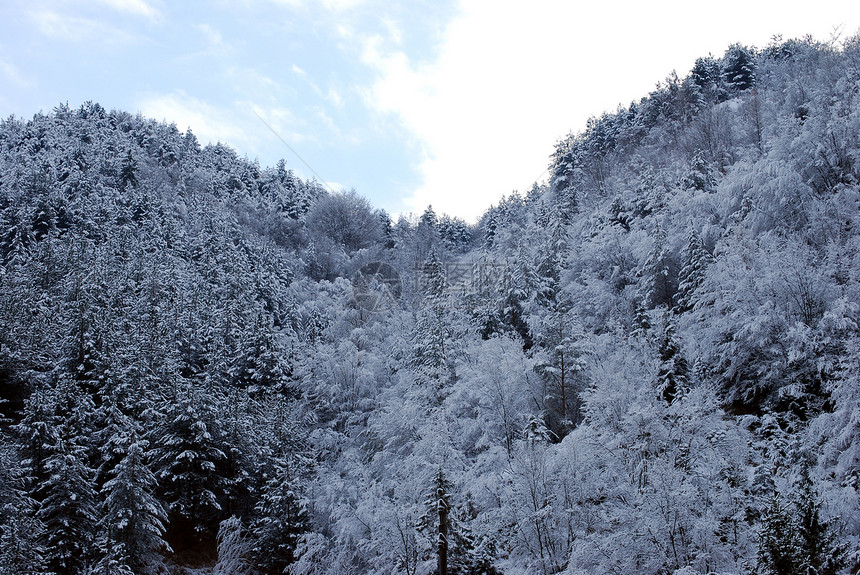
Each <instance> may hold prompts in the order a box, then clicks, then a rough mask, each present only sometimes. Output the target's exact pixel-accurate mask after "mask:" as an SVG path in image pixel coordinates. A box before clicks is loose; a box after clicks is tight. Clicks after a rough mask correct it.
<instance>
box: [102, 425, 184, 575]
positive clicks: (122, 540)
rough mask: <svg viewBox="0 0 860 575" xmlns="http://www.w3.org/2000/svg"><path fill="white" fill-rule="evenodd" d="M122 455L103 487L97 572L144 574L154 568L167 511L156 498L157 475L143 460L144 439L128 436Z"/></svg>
mask: <svg viewBox="0 0 860 575" xmlns="http://www.w3.org/2000/svg"><path fill="white" fill-rule="evenodd" d="M125 443H127V447H126V449H125V455H124V457H123V458H122V459H121V460H120V461H119V463H118V464H117V465H116V467H114V469H112V470H111V475H112V478H111V479H110V480H108V481H107V482H106V483H105V484H104V487H102V494H103V496H104V503H103V506H102V507H103V512H102V520H101V522H100V529H101V536H100V538H99V542H98V544H99V547H100V548H101V552H102V553H103V555H104V558H103V559H102V561H101V563H100V572H102V573H105V574H108V573H123V572H128V573H133V574H134V575H146V574H149V573H155V572H157V565H158V564H159V562H160V555H159V554H160V552H162V551H167V550H169V547H168V546H167V544H166V543H165V541H164V539H163V538H162V537H163V535H164V530H165V527H164V522H165V521H166V520H167V514H166V512H165V511H164V508H163V507H162V505H161V503H160V502H159V501H158V499H156V498H155V495H154V492H155V488H156V483H157V481H156V478H155V475H154V474H153V473H152V471H150V470H149V468H148V467H147V464H146V453H147V452H146V447H147V442H146V441H144V440H135V439H134V438H129V439H128V440H126V441H125Z"/></svg>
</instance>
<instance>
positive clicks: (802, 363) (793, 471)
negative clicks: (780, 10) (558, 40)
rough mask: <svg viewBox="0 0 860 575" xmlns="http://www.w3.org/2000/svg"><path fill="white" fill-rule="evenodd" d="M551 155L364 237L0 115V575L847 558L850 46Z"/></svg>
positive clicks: (348, 214)
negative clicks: (544, 174)
mask: <svg viewBox="0 0 860 575" xmlns="http://www.w3.org/2000/svg"><path fill="white" fill-rule="evenodd" d="M560 97H573V96H572V95H560ZM549 161H550V179H549V181H548V183H546V184H545V185H538V184H535V186H533V187H532V188H531V189H530V190H526V191H523V192H522V193H520V192H519V191H514V192H512V193H510V194H509V195H507V196H506V197H504V198H502V200H501V201H500V202H499V203H498V204H496V205H494V206H491V207H489V208H488V209H487V211H486V212H485V213H484V215H483V216H482V218H481V219H480V221H479V222H478V223H477V224H475V225H471V224H468V223H466V222H464V221H462V220H459V219H457V218H452V217H449V216H447V215H445V214H441V215H440V214H437V213H436V212H435V211H434V210H433V209H432V207H429V206H428V208H427V209H426V210H425V211H424V212H423V213H422V214H421V215H420V216H414V217H409V216H402V217H399V218H397V220H396V221H394V220H392V218H391V217H390V216H389V215H388V214H387V213H385V212H384V211H382V210H379V209H376V208H374V207H373V206H372V205H371V204H370V202H368V200H366V199H365V198H364V197H362V196H361V195H360V194H359V192H357V191H355V190H351V191H343V192H332V191H330V190H327V189H326V188H324V187H323V186H322V185H320V184H319V183H317V182H315V181H305V180H303V179H302V178H300V177H298V176H297V175H296V174H295V173H294V172H293V171H292V170H291V169H289V168H288V167H287V165H286V163H285V162H284V161H281V162H280V163H279V164H277V165H276V166H274V167H266V168H263V167H261V166H260V165H259V164H258V163H257V162H256V161H252V160H249V159H247V158H242V157H240V156H239V155H237V153H236V152H235V151H234V150H233V149H231V148H230V147H229V146H227V145H225V144H221V143H218V144H214V145H207V146H200V144H199V143H198V141H197V139H196V137H195V136H194V134H193V133H192V132H191V130H187V131H186V132H181V131H180V130H179V129H177V127H176V126H175V125H172V124H166V123H162V122H156V121H153V120H150V119H147V118H144V117H142V116H140V115H132V114H129V113H126V112H122V111H117V110H113V111H107V110H105V109H104V108H102V107H101V106H100V105H99V104H96V103H92V102H87V103H85V104H83V105H81V106H80V107H78V108H72V107H70V106H69V105H59V106H57V107H56V108H54V109H53V110H52V111H51V112H50V113H39V114H36V115H35V116H34V117H33V118H32V119H30V120H26V121H25V120H22V119H18V118H14V117H12V118H8V119H7V120H5V121H3V122H2V123H0V399H2V403H0V412H2V414H3V415H2V417H3V419H2V425H0V541H2V544H0V573H3V574H6V573H8V574H16V575H18V574H36V573H55V574H57V575H64V574H79V573H105V574H107V573H111V574H115V573H125V574H147V573H153V574H155V573H177V574H178V573H190V572H192V570H203V572H207V573H209V572H211V573H231V574H236V575H240V574H260V575H263V574H275V573H283V572H285V570H286V572H288V573H292V574H294V575H299V574H331V575H335V574H337V575H340V574H346V573H362V574H364V573H366V574H379V575H383V574H394V573H406V574H408V575H427V574H430V573H439V574H440V575H441V574H442V573H445V574H447V573H451V574H463V575H478V574H486V575H493V574H503V573H504V574H506V575H519V574H522V575H525V574H535V573H537V574H541V575H551V574H560V573H564V574H566V575H580V574H587V573H619V574H621V573H644V574H649V573H650V574H655V575H656V574H661V575H662V574H676V575H691V574H693V573H701V574H709V573H717V574H726V575H728V574H741V573H744V574H746V573H755V574H762V575H764V574H771V573H772V574H779V575H784V574H792V575H793V574H797V575H801V574H803V575H806V574H808V573H817V574H821V575H824V574H837V573H848V572H856V571H857V570H858V569H860V493H858V489H860V423H858V422H860V329H858V322H860V38H858V37H854V38H851V39H848V40H846V41H844V42H842V43H840V44H839V45H836V44H833V43H831V44H822V43H818V42H815V41H813V40H812V39H810V38H806V39H799V40H798V39H796V40H787V41H783V40H781V39H777V40H774V42H773V43H772V44H771V45H769V46H767V47H765V48H763V49H757V48H754V47H748V46H742V45H733V46H731V47H729V48H728V50H727V51H726V52H725V54H724V55H723V56H721V57H714V56H707V57H702V58H700V59H698V60H697V61H696V63H695V65H694V67H693V69H692V70H691V71H690V72H689V73H688V74H687V75H686V76H684V77H683V78H681V77H678V76H677V75H676V74H672V75H670V76H669V77H668V78H667V79H666V80H664V81H663V82H661V83H660V84H659V85H658V86H657V87H656V89H655V90H654V91H653V92H651V93H650V94H648V95H647V96H645V97H643V98H642V99H641V100H639V101H638V102H633V103H631V104H630V105H629V106H627V107H621V108H619V109H618V110H617V111H616V112H615V113H612V114H609V113H607V114H602V115H600V116H598V117H594V118H592V119H591V120H590V121H589V122H588V124H587V126H586V127H585V129H584V130H583V131H581V132H579V133H575V134H570V135H568V136H566V137H564V138H561V139H560V140H559V141H558V142H557V143H556V146H555V152H554V154H553V155H552V157H551V158H550V159H549ZM464 193H468V190H464ZM193 572H198V571H193Z"/></svg>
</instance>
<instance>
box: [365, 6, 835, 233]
mask: <svg viewBox="0 0 860 575" xmlns="http://www.w3.org/2000/svg"><path fill="white" fill-rule="evenodd" d="M823 3H824V4H825V5H827V6H826V7H824V10H823V13H822V11H820V10H818V9H817V10H816V11H815V12H816V13H817V15H816V19H817V20H818V21H820V22H826V21H827V19H828V18H830V19H834V20H835V22H836V23H839V22H840V18H844V14H845V13H846V12H845V10H846V9H847V6H844V4H845V3H844V2H840V1H838V0H823ZM767 4H769V6H763V7H762V8H761V9H759V8H758V7H753V6H751V5H750V4H749V3H748V2H743V1H741V0H727V2H726V3H724V5H721V6H720V8H719V9H714V10H709V11H708V12H707V13H704V12H703V11H699V10H696V11H692V10H690V9H689V3H687V2H681V1H678V0H666V1H663V2H658V3H648V2H638V1H637V2H620V3H618V2H614V3H587V4H584V3H579V2H577V3H573V2H553V1H546V0H534V1H533V2H530V3H529V4H528V6H526V5H523V4H520V3H504V2H497V1H495V0H463V1H462V5H461V11H460V13H459V14H458V15H457V16H456V17H455V18H454V20H452V21H451V22H450V23H449V25H448V28H447V30H446V33H445V36H444V38H443V43H442V45H441V49H440V52H439V54H438V57H437V58H436V59H435V60H434V61H433V62H432V63H430V64H428V65H423V66H419V65H416V64H414V63H413V61H412V60H411V59H410V58H409V57H408V56H407V55H406V54H405V53H403V52H402V51H399V50H400V49H399V48H396V49H392V48H391V44H390V43H389V39H383V38H382V37H380V36H375V37H371V38H365V39H364V50H363V54H362V59H363V61H364V63H365V64H367V65H369V66H371V67H372V68H373V69H375V70H376V71H377V73H378V79H377V81H376V82H375V83H374V84H373V86H372V88H371V89H370V90H369V91H368V92H367V93H366V99H367V101H368V104H369V105H370V106H371V107H372V108H374V109H376V110H378V111H381V112H383V113H390V114H394V115H395V116H396V117H398V118H399V120H400V122H401V123H402V124H403V125H404V126H405V127H406V128H407V129H408V130H409V131H410V132H411V133H412V134H413V135H414V136H415V138H416V140H417V142H418V143H419V144H420V145H421V147H422V149H423V152H424V153H423V156H422V157H421V158H420V159H419V160H418V168H419V170H420V172H421V175H422V177H423V183H422V185H421V186H420V187H419V188H418V189H417V190H415V191H414V193H413V194H412V195H411V196H410V197H409V198H408V199H407V200H406V204H407V209H411V210H414V211H421V210H423V209H424V208H425V207H426V206H427V205H428V204H432V205H433V206H434V208H435V209H436V210H437V211H438V212H447V213H450V214H455V215H460V216H463V217H467V218H470V219H473V218H475V217H477V216H478V215H479V214H480V213H481V212H482V211H483V210H484V209H486V208H487V207H489V205H490V204H491V203H494V202H496V201H497V200H498V199H499V197H500V196H501V195H502V194H507V193H510V192H511V191H512V190H513V189H518V190H520V191H526V190H527V189H528V188H529V187H530V186H531V184H532V182H533V181H534V180H535V179H536V178H539V177H540V176H541V174H542V172H543V171H544V170H545V169H546V167H547V165H548V163H549V155H550V154H551V153H552V150H553V144H554V143H555V141H556V140H557V139H558V138H560V137H562V136H564V135H565V134H566V133H567V132H569V131H580V130H582V129H583V128H584V126H585V121H586V119H587V118H588V117H589V116H591V115H599V114H600V113H601V112H603V111H610V112H612V111H614V110H615V108H616V106H617V105H618V104H619V103H621V104H625V105H626V104H629V103H630V102H631V101H633V100H638V99H639V98H641V97H643V96H646V95H647V94H648V92H649V91H651V90H653V88H654V85H655V84H656V83H657V82H658V81H660V80H661V79H663V78H665V77H666V76H667V75H668V74H669V73H670V72H671V71H672V70H673V69H676V70H677V71H678V73H679V75H682V76H683V75H684V74H686V72H687V71H688V70H689V69H690V68H691V67H692V64H693V62H694V60H695V58H696V57H698V56H704V55H707V54H708V53H709V52H712V53H714V54H715V55H720V54H722V52H723V51H724V50H725V49H726V48H727V47H728V45H729V44H731V43H733V42H742V43H749V44H757V45H760V46H761V45H764V44H766V43H767V42H768V39H769V38H770V37H771V36H772V35H773V34H775V33H778V32H780V31H783V32H784V34H785V35H786V37H790V36H792V35H798V34H802V33H805V32H806V31H809V32H811V33H813V34H816V35H817V36H818V37H820V38H824V39H826V37H827V32H828V31H829V29H830V28H831V27H832V24H828V25H827V26H824V29H823V31H821V30H816V29H815V28H812V29H808V30H804V29H803V26H804V25H806V26H814V24H813V22H812V21H811V20H810V19H809V18H807V17H803V18H799V17H798V15H797V14H796V13H794V14H793V13H792V12H791V10H787V9H786V7H785V6H784V5H783V4H782V3H779V4H778V3H777V2H775V1H768V2H767ZM840 5H843V6H842V8H843V10H842V11H840V10H838V7H839V6H840ZM739 15H741V16H739ZM798 24H799V26H798ZM849 29H850V25H849Z"/></svg>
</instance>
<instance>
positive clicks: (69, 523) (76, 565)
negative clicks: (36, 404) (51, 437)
mask: <svg viewBox="0 0 860 575" xmlns="http://www.w3.org/2000/svg"><path fill="white" fill-rule="evenodd" d="M45 468H46V471H47V472H48V474H49V475H48V478H47V479H46V480H45V481H44V482H43V483H42V484H41V485H39V490H38V495H39V497H40V503H39V510H38V512H37V517H38V519H39V521H41V523H42V524H43V525H44V526H45V548H46V550H47V555H46V560H47V565H48V567H49V569H50V570H51V571H52V572H54V573H56V574H57V575H78V574H79V573H83V572H85V570H86V569H87V568H88V567H90V566H91V565H92V562H93V561H94V559H95V557H94V555H95V553H94V551H95V550H94V547H93V540H94V534H95V531H96V529H95V527H96V522H97V519H96V502H97V494H96V491H95V488H94V486H93V480H94V475H95V473H94V472H93V470H92V469H90V468H89V467H88V466H87V464H86V454H85V450H84V449H83V448H82V447H80V446H78V445H75V444H74V443H73V442H70V441H65V440H63V439H60V440H59V441H58V443H57V445H55V446H54V447H53V454H52V455H51V456H50V457H49V458H48V459H47V461H46V462H45Z"/></svg>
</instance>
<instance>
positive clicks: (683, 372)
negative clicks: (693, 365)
mask: <svg viewBox="0 0 860 575" xmlns="http://www.w3.org/2000/svg"><path fill="white" fill-rule="evenodd" d="M659 353H660V369H659V371H658V372H657V393H658V395H659V397H660V399H662V400H663V401H665V402H666V403H669V404H671V403H672V402H673V401H675V400H676V399H678V398H680V397H681V396H683V395H684V394H685V393H686V392H687V390H688V387H689V368H688V366H687V360H686V359H685V358H684V354H683V351H682V350H681V344H680V342H679V341H678V339H677V335H676V333H675V324H674V322H673V321H672V318H671V316H669V315H668V314H667V317H666V325H665V327H664V328H663V335H662V337H661V339H660V348H659Z"/></svg>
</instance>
